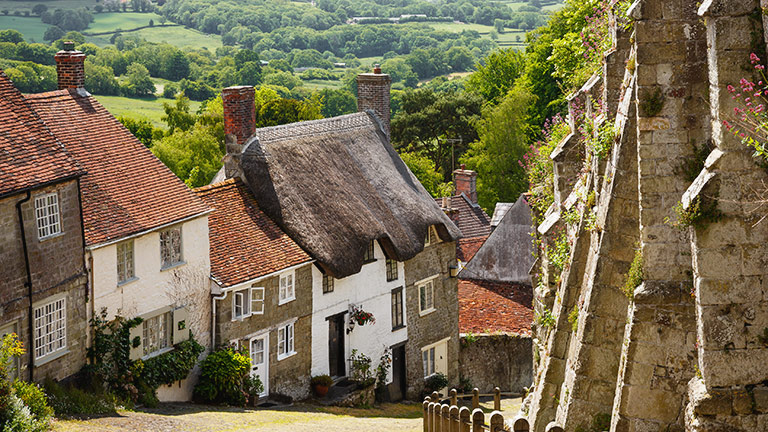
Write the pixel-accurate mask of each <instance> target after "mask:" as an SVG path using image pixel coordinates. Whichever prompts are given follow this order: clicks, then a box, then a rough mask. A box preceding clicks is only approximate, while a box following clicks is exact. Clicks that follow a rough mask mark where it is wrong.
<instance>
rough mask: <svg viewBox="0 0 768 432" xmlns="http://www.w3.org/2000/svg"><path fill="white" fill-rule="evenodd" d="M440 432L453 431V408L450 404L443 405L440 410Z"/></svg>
mask: <svg viewBox="0 0 768 432" xmlns="http://www.w3.org/2000/svg"><path fill="white" fill-rule="evenodd" d="M440 417H442V421H441V422H440V432H448V431H450V430H451V407H450V406H449V405H448V404H443V406H442V408H441V409H440Z"/></svg>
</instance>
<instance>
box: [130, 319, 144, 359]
mask: <svg viewBox="0 0 768 432" xmlns="http://www.w3.org/2000/svg"><path fill="white" fill-rule="evenodd" d="M143 333H144V324H139V325H137V326H136V327H133V328H132V329H131V331H130V333H129V339H128V344H129V345H128V346H129V347H130V348H131V351H130V353H129V354H128V358H130V359H131V360H138V359H140V358H141V355H142V353H143V352H144V346H143V344H142V340H141V338H142V336H143Z"/></svg>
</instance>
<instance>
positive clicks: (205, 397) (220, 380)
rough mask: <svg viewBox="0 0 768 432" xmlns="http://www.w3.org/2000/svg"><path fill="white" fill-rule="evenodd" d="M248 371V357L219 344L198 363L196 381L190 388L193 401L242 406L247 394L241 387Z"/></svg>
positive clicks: (249, 362)
mask: <svg viewBox="0 0 768 432" xmlns="http://www.w3.org/2000/svg"><path fill="white" fill-rule="evenodd" d="M250 370H251V359H250V357H248V356H247V355H246V354H245V353H243V352H240V351H237V350H235V349H234V348H233V347H223V348H219V349H217V350H215V351H213V352H211V353H210V354H208V357H206V358H205V360H203V362H202V363H201V365H200V381H198V383H197V385H196V386H195V390H194V397H195V400H197V401H200V402H205V403H217V404H227V405H233V406H243V405H245V403H246V402H247V401H248V397H249V394H248V393H247V392H246V391H245V390H246V384H247V383H246V378H248V377H249V372H250ZM256 379H258V378H256ZM248 384H250V382H248ZM255 390H257V389H254V391H255ZM258 393H260V392H257V393H256V394H258Z"/></svg>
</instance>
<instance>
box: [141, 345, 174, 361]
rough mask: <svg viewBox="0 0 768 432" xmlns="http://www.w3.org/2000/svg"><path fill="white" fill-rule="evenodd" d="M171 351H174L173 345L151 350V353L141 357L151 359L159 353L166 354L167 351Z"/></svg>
mask: <svg viewBox="0 0 768 432" xmlns="http://www.w3.org/2000/svg"><path fill="white" fill-rule="evenodd" d="M171 351H173V347H172V346H170V347H166V348H163V349H161V350H158V351H155V352H151V353H149V354H147V355H145V356H143V357H142V358H141V359H142V360H147V359H151V358H152V357H157V356H159V355H162V354H165V353H167V352H171Z"/></svg>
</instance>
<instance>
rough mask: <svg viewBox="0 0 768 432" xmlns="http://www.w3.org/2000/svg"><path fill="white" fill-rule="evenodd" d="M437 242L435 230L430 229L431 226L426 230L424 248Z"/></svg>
mask: <svg viewBox="0 0 768 432" xmlns="http://www.w3.org/2000/svg"><path fill="white" fill-rule="evenodd" d="M438 240H439V239H438V238H437V235H436V234H435V228H434V227H432V226H430V227H429V228H427V236H426V238H425V239H424V246H429V245H431V244H432V243H437V242H438Z"/></svg>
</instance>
